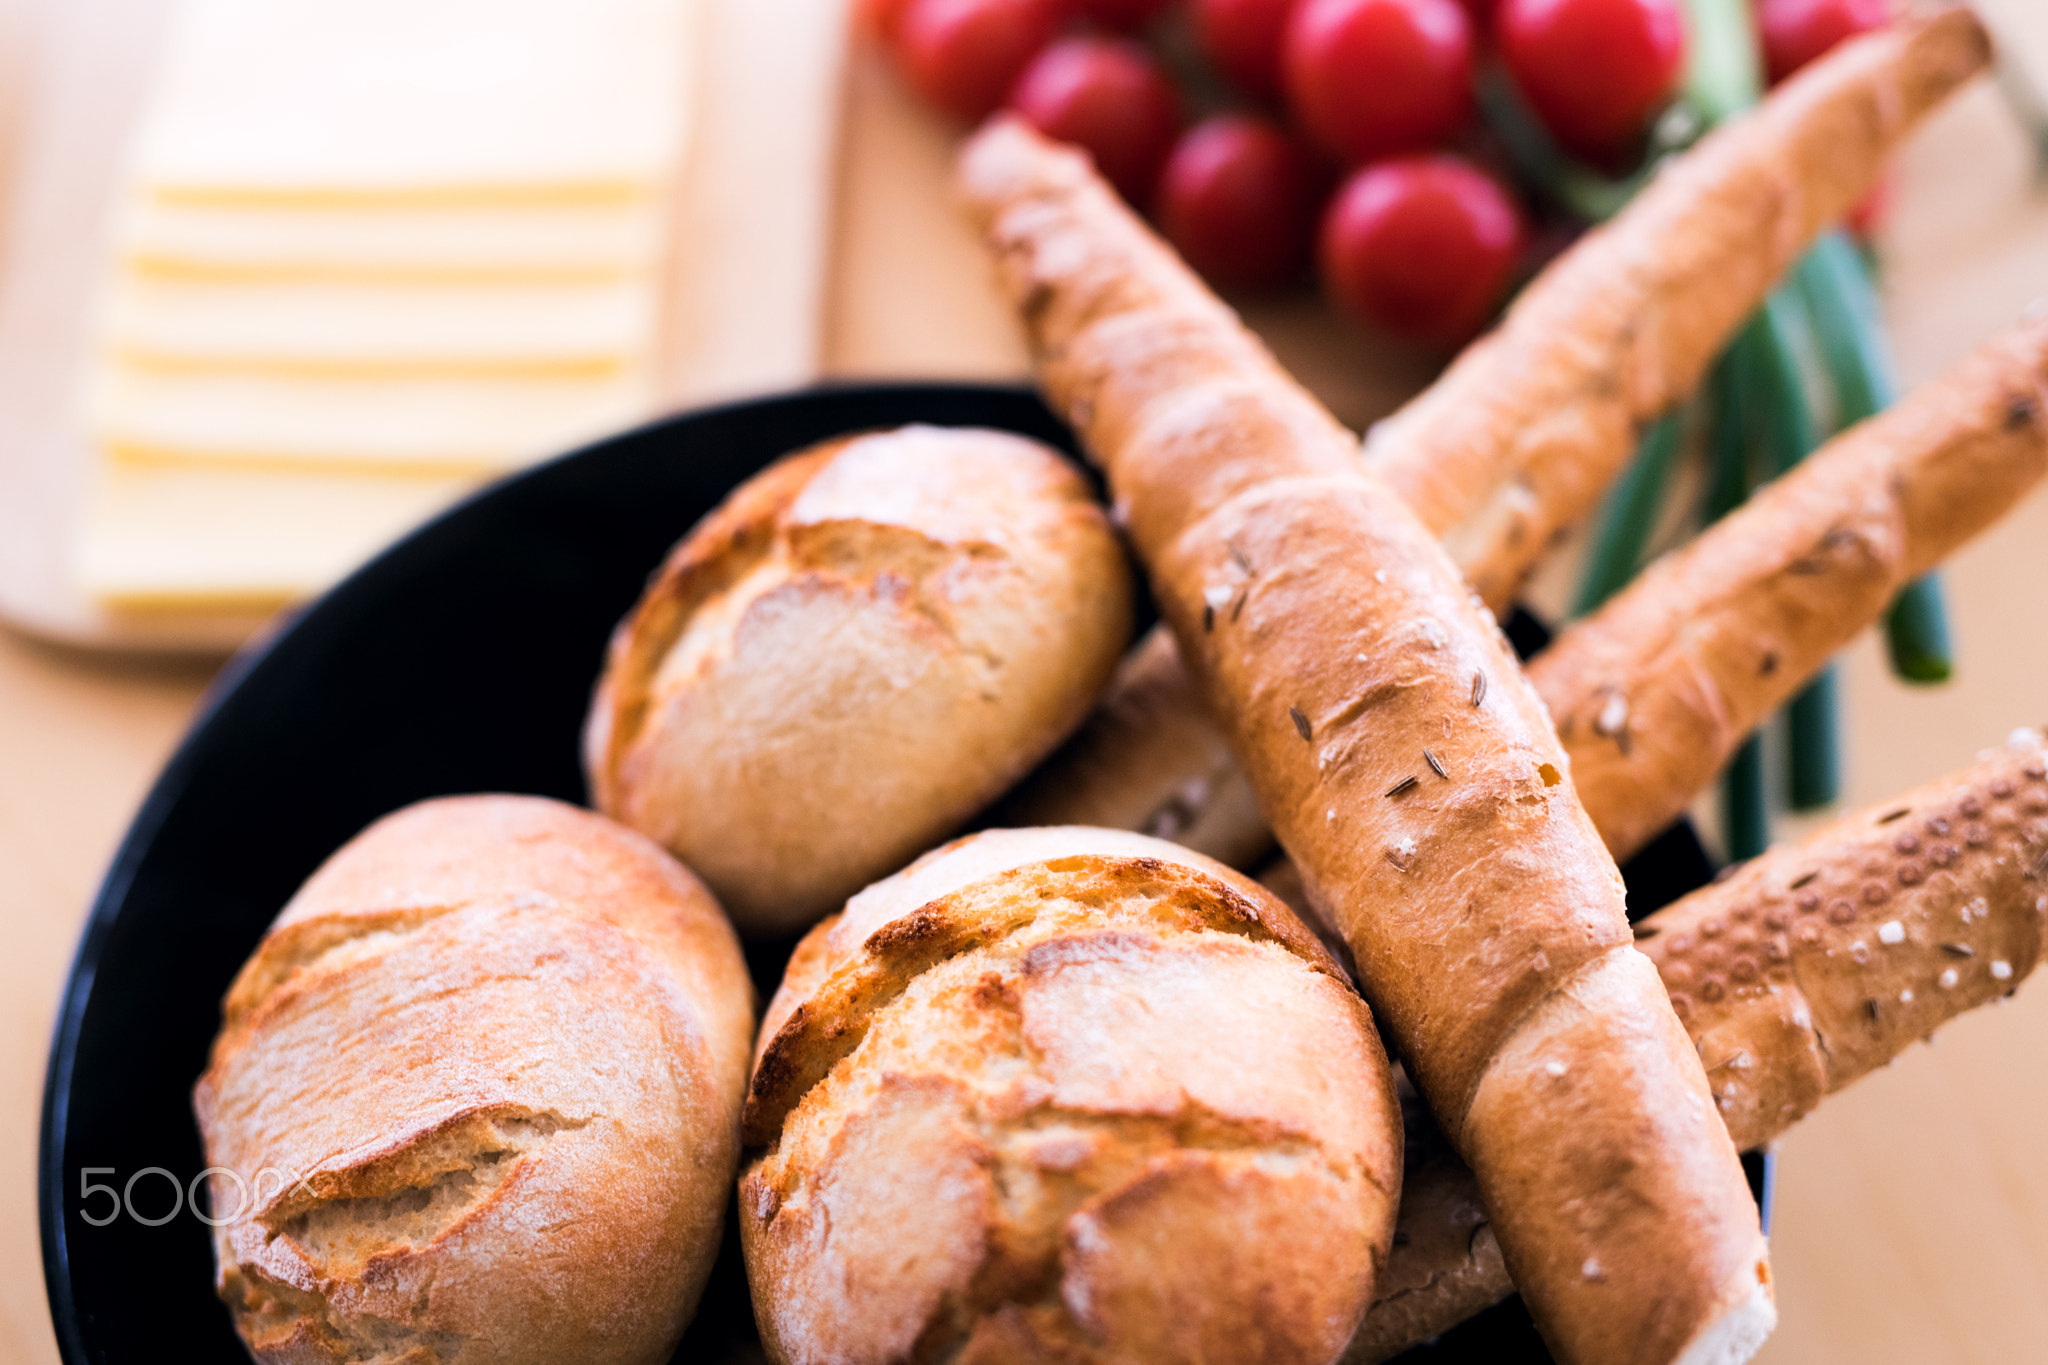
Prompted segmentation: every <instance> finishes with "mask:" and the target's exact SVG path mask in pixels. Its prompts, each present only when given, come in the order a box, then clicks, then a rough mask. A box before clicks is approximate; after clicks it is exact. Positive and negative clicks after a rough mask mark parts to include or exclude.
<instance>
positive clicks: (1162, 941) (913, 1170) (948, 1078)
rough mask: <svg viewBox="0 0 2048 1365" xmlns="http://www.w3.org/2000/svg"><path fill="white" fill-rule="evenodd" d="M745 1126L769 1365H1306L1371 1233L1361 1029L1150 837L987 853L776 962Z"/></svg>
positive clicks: (950, 861) (1367, 1266) (1323, 979)
mask: <svg viewBox="0 0 2048 1365" xmlns="http://www.w3.org/2000/svg"><path fill="white" fill-rule="evenodd" d="M762 1040H763V1041H762V1044H761V1050H760V1055H759V1059H758V1061H757V1063H756V1067H755V1072H754V1081H753V1087H752V1089H751V1091H750V1092H749V1095H748V1099H747V1109H746V1134H747V1140H748V1142H749V1144H750V1145H762V1146H764V1147H765V1151H763V1152H762V1153H761V1154H760V1155H759V1156H758V1157H757V1158H756V1159H755V1160H754V1161H753V1163H752V1165H751V1166H750V1167H749V1168H748V1170H747V1173H746V1175H745V1177H744V1178H743V1179H742V1180H741V1183H740V1218H741V1224H740V1228H741V1234H742V1241H743V1243H744V1245H745V1247H746V1253H747V1269H748V1276H749V1278H750V1280H751V1282H752V1284H753V1290H754V1306H755V1313H756V1315H757V1317H758V1318H759V1321H760V1324H761V1332H762V1337H763V1340H764V1341H765V1343H766V1345H767V1349H768V1353H769V1356H770V1358H771V1359H772V1360H774V1361H777V1362H780V1363H781V1365H817V1363H822V1362H832V1363H833V1365H864V1363H865V1362H884V1361H900V1360H912V1359H916V1360H927V1359H931V1360H937V1359H946V1360H952V1361H955V1362H959V1365H994V1362H998V1361H1000V1362H1031V1361H1045V1362H1053V1361H1058V1362H1071V1363H1072V1365H1081V1363H1082V1362H1096V1361H1100V1362H1110V1361H1118V1362H1138V1361H1142V1362H1145V1365H1174V1363H1175V1362H1188V1363H1189V1365H1194V1362H1217V1361H1232V1362H1245V1363H1246V1365H1264V1363H1268V1362H1270V1363H1272V1365H1278V1362H1296V1361H1298V1362H1303V1365H1308V1363H1309V1362H1327V1361H1330V1360H1333V1359H1334V1358H1335V1357H1336V1355H1337V1353H1338V1352H1339V1351H1340V1350H1341V1349H1342V1348H1343V1346H1344V1343H1345V1341H1346V1339H1347V1338H1348V1337H1349V1336H1350V1335H1351V1332H1352V1330H1353V1328H1354V1327H1355V1326H1356V1324H1357V1323H1358V1321H1359V1318H1360V1317H1361V1316H1362V1315H1363V1313H1364V1311H1365V1305H1366V1303H1367V1301H1368V1300H1369V1299H1370V1298H1371V1294H1372V1285H1373V1281H1374V1277H1375V1274H1376V1272H1377V1271H1378V1268H1379V1267H1380V1265H1381V1264H1382V1263H1383V1262H1384V1260H1385V1256H1386V1251H1387V1245H1388V1240H1389V1238H1390V1237H1391V1235H1392V1219H1393V1208H1394V1204H1393V1201H1394V1197H1395V1192H1396V1186H1397V1184H1398V1179H1399V1168H1400V1161H1401V1149H1400V1134H1399V1126H1398V1123H1399V1120H1398V1111H1397V1103H1396V1101H1395V1099H1394V1095H1393V1090H1392V1085H1391V1082H1390V1079H1389V1074H1388V1068H1387V1062H1386V1057H1385V1054H1384V1053H1383V1052H1382V1051H1381V1048H1380V1043H1379V1038H1378V1035H1376V1034H1375V1033H1374V1032H1373V1028H1372V1021H1371V1018H1370V1017H1369V1015H1368V1014H1367V1012H1366V1008H1365V1005H1364V1003H1363V1002H1362V1001H1361V1000H1359V998H1358V996H1357V994H1356V993H1355V992H1354V991H1353V990H1352V989H1351V987H1350V985H1349V983H1348V982H1347V981H1346V980H1345V978H1344V974H1343V971H1342V969H1341V968H1339V967H1338V965H1337V964H1336V962H1334V961H1333V960H1332V959H1331V958H1330V956H1329V955H1328V954H1327V953H1326V952H1325V951H1324V950H1323V948H1322V947H1321V945H1320V944H1318V943H1317V942H1316V940H1315V938H1314V936H1313V935H1311V934H1310V933H1308V931H1307V930H1306V929H1305V928H1304V927H1303V926H1302V925H1301V923H1300V922H1299V921H1298V920H1297V919H1296V918H1295V917H1294V915H1293V914H1292V913H1290V912H1289V911H1288V910H1287V908H1286V907H1285V906H1284V905H1282V904H1280V903H1279V902H1278V901H1277V900H1276V899H1274V898H1273V897H1272V896H1271V895H1270V894H1268V893H1267V892H1266V891H1265V890H1263V889H1262V888H1261V887H1259V886H1258V885H1257V884H1256V883H1254V882H1251V881H1249V880H1247V879H1246V878H1244V877H1242V876H1239V875H1238V874H1236V873H1233V872H1230V871H1229V870H1227V869H1225V868H1223V867H1222V866H1220V865H1219V864H1216V863H1213V862H1210V861H1209V860H1208V859H1205V858H1202V857H1200V856H1198V855H1195V854H1191V853H1188V852H1187V851H1186V850H1184V849H1180V848H1177V847H1175V846H1173V845H1171V844H1166V843H1163V842H1161V841H1159V840H1156V839H1147V838H1144V837H1142V836H1139V835H1133V834H1125V833H1120V832H1115V831H1108V830H1091V829H1078V828H1067V829H1044V830H996V831H990V832H987V833H983V834H978V835H974V836H972V837H970V838H967V839H963V840H960V841H958V842H956V843H953V844H950V845H948V846H946V847H945V848H943V849H940V850H938V851H937V852H935V853H932V854H929V855H927V856H926V857H924V858H922V859H920V860H919V861H918V862H916V863H915V864H913V865H912V866H911V867H910V868H908V869H907V870H905V871H904V872H902V873H900V874H898V875H897V876H895V877H892V878H890V879H889V880H887V881H884V882H880V883H877V884H876V885H874V886H872V887H869V888H868V889H867V890H866V891H863V892H862V893H861V894H860V895H858V896H856V897H854V899H853V900H852V901H851V902H850V903H849V904H848V906H847V908H846V911H845V913H844V914H843V915H841V916H838V917H836V918H834V919H832V920H829V921H827V922H826V923H825V924H822V925H820V926H818V928H816V929H815V930H813V931H812V933H811V935H810V936H809V937H808V938H806V939H805V940H804V942H803V945H802V946H801V947H800V948H799V949H798V951H797V954H796V956H795V957H794V958H793V959H792V961H791V963H790V968H789V974H788V976H787V977H786V978H785V980H784V982H783V985H782V988H781V989H780V990H779V991H777V992H776V996H775V999H774V1001H773V1003H772V1004H771V1005H770V1007H769V1010H768V1015H767V1018H766V1020H765V1022H764V1026H763V1031H762Z"/></svg>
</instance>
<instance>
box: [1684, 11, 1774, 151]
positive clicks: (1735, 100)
mask: <svg viewBox="0 0 2048 1365" xmlns="http://www.w3.org/2000/svg"><path fill="white" fill-rule="evenodd" d="M1685 9H1686V18H1687V19H1688V20H1690V23H1689V24H1688V25H1687V27H1688V29H1689V30H1690V32H1688V33H1687V35H1686V61H1685V95H1686V99H1687V101H1688V102H1689V103H1690V104H1691V105H1692V106H1693V107H1694V108H1695V109H1698V110H1699V111H1700V113H1701V114H1702V115H1704V116H1705V117H1706V119H1707V121H1708V122H1709V123H1720V122H1721V121H1723V120H1724V119H1727V118H1729V117H1731V116H1732V115H1734V114H1737V113H1740V112H1741V111H1742V110H1744V109H1747V108H1749V107H1750V106H1751V105H1752V104H1755V103H1756V102H1757V100H1758V99H1759V98H1761V97H1762V94H1763V72H1762V70H1761V69H1760V67H1759V64H1758V61H1757V54H1758V53H1759V52H1760V51H1761V50H1762V49H1761V48H1760V47H1759V46H1758V45H1757V37H1756V25H1755V24H1754V22H1753V21H1752V19H1751V15H1750V0H1685Z"/></svg>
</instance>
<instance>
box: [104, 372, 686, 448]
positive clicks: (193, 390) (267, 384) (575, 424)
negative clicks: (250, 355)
mask: <svg viewBox="0 0 2048 1365" xmlns="http://www.w3.org/2000/svg"><path fill="white" fill-rule="evenodd" d="M652 402H653V395H652V385H651V373H650V371H649V368H648V367H647V366H646V365H640V366H638V367H636V368H633V369H630V370H627V371H623V372H621V373H620V374H618V375H616V376H613V377H608V378H600V379H595V380H589V379H577V378H571V379H545V378H540V379H511V380H505V379H431V378H430V379H385V380H349V379H292V378H279V377H271V376H264V375H247V374H191V373H174V374H164V373H161V372H158V371H152V370H145V369H136V368H134V367H132V366H127V365H107V366H105V367H103V368H102V370H101V373H100V376H99V380H98V385H97V389H96V391H95V392H94V394H93V395H92V405H91V416H90V421H91V430H92V435H93V436H94V438H95V439H96V440H97V441H98V442H99V443H100V445H101V446H102V447H103V449H104V450H105V451H106V453H107V454H108V455H109V456H110V457H111V458H113V459H116V460H122V461H126V462H130V463H149V464H216V465H258V466H284V467H291V468H299V469H307V468H322V469H346V468H378V467H387V468H388V467H404V468H409V469H412V470H414V471H427V470H438V471H449V472H469V471H496V470H508V469H514V468H518V467H519V466H521V465H524V464H528V463H530V462H532V461H533V460H536V459H539V458H542V457H544V456H548V455H555V454H559V453H560V452H562V451H564V450H568V449H571V448H572V447H575V446H577V445H581V444H583V443H584V442H586V441H589V440H592V439H594V438H596V437H599V436H603V435H607V434H609V433H611V432H613V431H616V430H618V429H619V428H621V427H625V426H630V425H632V424H633V423H634V422H637V421H639V420H641V419H642V418H644V417H645V416H646V415H647V413H648V411H649V410H650V407H651V405H652Z"/></svg>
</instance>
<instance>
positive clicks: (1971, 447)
mask: <svg viewBox="0 0 2048 1365" xmlns="http://www.w3.org/2000/svg"><path fill="white" fill-rule="evenodd" d="M2044 474H2048V320H2040V321H2036V322H2033V323H2031V324H2028V325H2026V326H2022V327H2020V328H2018V329H2016V330H2014V331H2012V332H2010V333H2008V334H2006V335H2005V336H2003V337H2000V338H1999V339H1997V340H1995V341H1993V342H1991V343H1989V344H1987V345H1985V346H1984V347H1982V348H1980V349H1979V350H1978V351H1976V352H1975V353H1974V354H1972V355H1971V356H1970V357H1968V358H1967V359H1965V360H1964V361H1963V362H1962V363H1961V364H1959V365H1957V366H1956V367H1955V368H1953V369H1951V370H1950V371H1949V372H1948V373H1947V374H1946V375H1944V376H1943V377H1942V378H1941V379H1940V380H1938V381H1937V382H1935V383H1933V384H1930V385H1928V386H1927V387H1926V388H1924V389H1921V390H1920V391H1919V392H1917V393H1915V394H1913V395H1912V396H1911V397H1909V398H1907V399H1906V400H1905V401H1904V402H1902V403H1900V404H1899V405H1898V406H1896V407H1894V408H1892V409H1891V410H1889V411H1888V412H1885V413H1883V414H1881V415H1879V416H1877V417H1874V418H1872V419H1871V420H1870V421H1868V422H1864V423H1862V424H1861V425H1859V426H1857V427H1855V428H1853V429H1852V430H1850V431H1849V432H1848V433H1846V434H1845V435H1843V436H1841V437H1839V438H1837V439H1836V440H1834V441H1832V442H1830V443H1829V444H1828V445H1827V446H1826V447H1824V448H1823V449H1822V450H1820V451H1818V452H1816V453H1815V454H1814V455H1811V456H1809V457H1808V458H1807V459H1806V460H1805V461H1804V462H1802V463H1801V464H1800V465H1799V467H1798V468H1796V469H1794V470H1793V471H1792V472H1791V473H1789V474H1787V475H1785V476H1784V477H1783V478H1781V479H1778V480H1777V481H1776V482H1774V483H1772V484H1771V485H1770V486H1769V487H1767V488H1765V489H1764V490H1762V491H1761V492H1760V493H1758V494H1757V496H1755V497H1754V498H1752V499H1751V500H1750V501H1749V502H1748V503H1747V504H1746V505H1745V506H1744V507H1743V508H1742V509H1741V510H1740V511H1738V512H1736V513H1734V514H1733V515H1731V516H1728V517H1726V518H1724V519H1723V520H1722V521H1720V522H1719V523H1717V524H1716V525H1714V526H1712V527H1709V528H1708V529H1707V530H1706V531H1705V532H1703V533H1702V534H1701V535H1700V536H1699V537H1697V538H1696V539H1694V540H1693V541H1692V542H1691V543H1690V544H1688V545H1686V546H1684V547H1683V548H1681V549H1679V550H1677V551H1674V552H1673V553H1671V554H1669V555H1666V556H1665V557H1664V558H1663V559H1661V560H1659V561H1658V562H1657V563H1655V564H1653V565H1651V566H1650V568H1649V569H1647V570H1646V571H1645V572H1644V573H1643V574H1642V576H1641V577H1639V578H1638V579H1636V581H1635V582H1633V583H1631V584H1630V585H1629V586H1628V587H1627V588H1626V589H1624V590H1623V591H1622V592H1620V593H1619V594H1617V595H1616V596H1615V597H1613V598H1612V599H1610V600H1609V601H1608V602H1607V604H1606V605H1605V606H1603V607H1602V608H1601V609H1600V610H1599V611H1598V612H1596V613H1594V614H1593V615H1592V616H1590V617H1588V618H1586V619H1585V620H1583V621H1580V622H1578V623H1576V624H1575V625H1573V626H1571V627H1570V628H1569V629H1567V630H1566V631H1565V632H1564V633H1563V634H1562V635H1560V636H1559V637H1558V638H1557V640H1556V641H1555V642H1554V643H1552V645H1551V646H1550V648H1549V649H1547V650H1545V651H1544V652H1543V653H1541V654H1539V655H1537V656H1536V658H1535V659H1534V660H1532V661H1531V663H1530V665H1529V677H1530V680H1531V681H1533V682H1534V683H1535V684H1536V690H1537V691H1538V692H1540V693H1542V694H1543V699H1544V701H1545V702H1547V703H1548V704H1549V706H1550V713H1551V715H1552V716H1553V717H1554V718H1555V719H1556V721H1557V729H1558V734H1559V736H1560V737H1561V738H1562V739H1563V740H1564V746H1565V749H1566V750H1567V751H1568V752H1569V753H1570V754H1571V757H1572V781H1573V782H1574V783H1575V784H1576V785H1577V787H1578V789H1579V795H1580V799H1581V800H1583V801H1584V802H1585V804H1586V810H1587V812H1588V813H1589V814H1590V815H1591V816H1592V817H1593V823H1594V824H1595V825H1597V826H1599V828H1600V833H1601V836H1602V837H1603V838H1604V839H1605V840H1606V841H1607V847H1608V849H1609V851H1611V852H1612V853H1613V854H1614V856H1615V857H1616V858H1618V859H1626V858H1628V857H1629V856H1630V855H1631V854H1633V853H1634V852H1635V851H1636V850H1638V849H1640V848H1641V847H1642V846H1643V845H1644V844H1646V843H1648V842H1649V841H1650V840H1651V839H1652V838H1654V837H1655V836H1656V835H1657V833H1658V831H1660V830H1662V829H1663V828H1664V827H1665V826H1666V825H1668V824H1670V823H1671V822H1672V821H1673V820H1674V819H1676V818H1677V817H1678V815H1679V813H1680V812H1681V811H1683V810H1684V809H1685V807H1686V804H1687V803H1688V802H1690V801H1691V800H1692V799H1693V797H1694V796H1695V795H1697V794H1698V793H1699V791H1700V789H1701V788H1702V787H1704V786H1706V785H1707V783H1708V782H1709V781H1711V780H1712V778H1713V776H1714V774H1715V773H1717V772H1719V771H1720V770H1721V767H1722V765H1723V764H1725V763H1726V762H1727V761H1728V758H1729V757H1730V755H1732V754H1733V753H1734V752H1735V750H1736V747H1737V746H1738V745H1740V744H1741V743H1742V741H1743V740H1744V739H1745V738H1746V737H1747V736H1748V735H1749V733H1750V731H1752V730H1753V729H1755V728H1756V726H1757V725H1758V724H1760V723H1761V722H1762V721H1763V719H1764V718H1765V717H1766V716H1769V715H1770V714H1771V713H1772V712H1773V711H1775V710H1776V709H1777V708H1778V707H1779V706H1780V705H1781V704H1783V703H1784V702H1785V701H1786V700H1787V699H1788V698H1790V697H1791V696H1792V695H1793V694H1794V693H1795V692H1797V691H1798V690H1799V689H1800V688H1801V687H1802V686H1804V685H1805V683H1806V681H1807V679H1809V678H1811V677H1812V676H1813V674H1814V673H1815V672H1816V671H1817V670H1819V669H1820V667H1821V666H1822V665H1823V664H1825V663H1826V662H1827V660H1828V657H1829V656H1830V655H1832V654H1833V653H1834V652H1835V651H1836V650H1838V649H1840V648H1841V647H1842V646H1843V645H1846V644H1848V643H1849V641H1850V640H1852V639H1854V638H1855V637H1856V635H1857V633H1858V632H1859V631H1861V630H1862V629H1863V628H1864V627H1865V626H1866V625H1868V624H1869V623H1870V622H1872V621H1874V620H1876V619H1877V618H1878V616H1879V615H1881V614H1882V613H1883V611H1884V610H1885V608H1886V606H1887V605H1889V604H1890V602H1891V600H1892V599H1893V598H1894V597H1895V596H1897V594H1898V591H1899V589H1900V588H1902V587H1904V586H1905V585H1906V584H1907V583H1909V582H1911V581H1912V580H1913V579H1915V578H1917V577H1919V576H1920V575H1921V574H1923V573H1925V572H1927V570H1929V569H1930V568H1932V567H1934V565H1936V564H1938V563H1940V562H1941V560H1943V559H1945V558H1946V557H1947V556H1948V555H1949V554H1950V553H1951V552H1953V551H1954V550H1955V549H1957V548H1958V547H1959V546H1961V545H1962V544H1963V542H1965V541H1967V540H1969V539H1970V538H1971V537H1972V536H1974V535H1976V534H1977V533H1978V532H1979V531H1981V530H1983V529H1984V528H1985V527H1987V526H1989V525H1990V524H1991V523H1992V522H1993V521H1995V520H1997V519H1998V518H1999V517H2000V516H2002V515H2003V514H2004V513H2005V512H2006V511H2007V510H2008V509H2010V508H2011V507H2012V506H2013V505H2014V504H2015V503H2017V502H2018V501H2019V500H2020V499H2021V498H2022V497H2023V496H2025V495H2026V493H2027V492H2028V491H2029V490H2030V489H2032V488H2033V487H2034V486H2035V485H2036V484H2037V483H2038V482H2039V481H2040V479H2041V478H2042V476H2043V475H2044Z"/></svg>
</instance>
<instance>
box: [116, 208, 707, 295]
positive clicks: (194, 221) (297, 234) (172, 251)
mask: <svg viewBox="0 0 2048 1365" xmlns="http://www.w3.org/2000/svg"><path fill="white" fill-rule="evenodd" d="M668 222H669V219H668V216H667V215H666V214H664V213H663V212H661V211H660V206H658V205H655V204H651V203H650V204H638V205H628V206H624V207H620V206H579V205H561V206H556V207H552V208H548V207H535V208H488V209H478V208H468V209H464V208H445V209H432V208H381V209H380V208H337V209H316V208H259V207H236V208H223V207H219V206H217V205H210V204H201V205H187V204H163V203H159V202H157V201H155V200H153V199H144V200H141V201H140V202H138V203H136V204H135V205H134V206H133V208H132V211H131V212H130V213H129V214H128V216H127V219H126V221H125V222H124V223H123V225H122V231H121V240H120V243H119V250H120V253H121V258H122V265H123V267H124V268H125V269H126V270H128V271H129V272H130V273H131V274H133V275H136V276H138V277H140V278H144V279H170V280H187V281H214V282H222V281H229V282H243V283H248V282H277V281H284V282H298V283H305V282H326V283H425V284H445V283H461V282H467V283H480V282H496V283H503V284H533V283H574V282H582V283H591V282H604V281H610V280H619V279H624V278H628V277H631V276H636V275H645V274H648V273H649V272H652V271H655V270H657V269H658V268H659V267H660V264H661V259H662V250H663V243H664V238H665V237H666V235H667V228H668Z"/></svg>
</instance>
